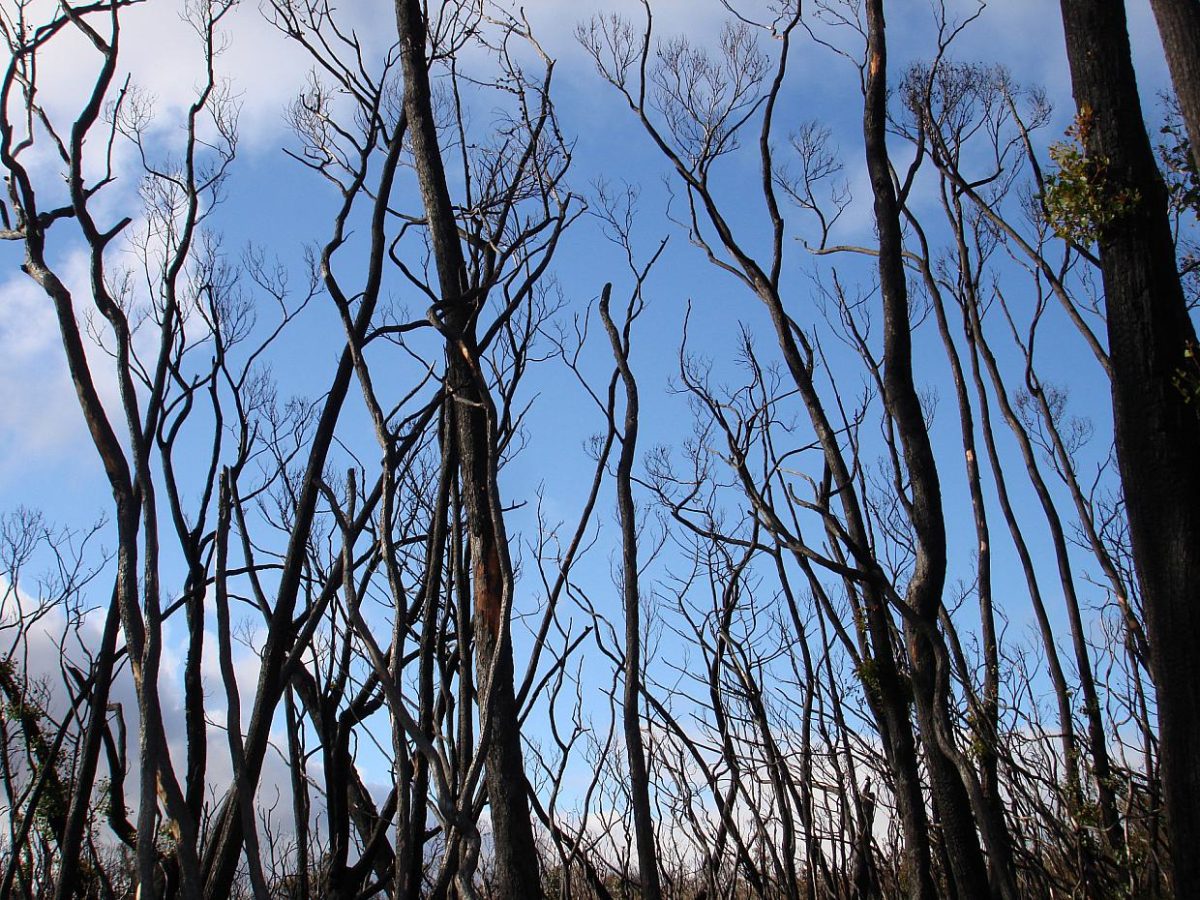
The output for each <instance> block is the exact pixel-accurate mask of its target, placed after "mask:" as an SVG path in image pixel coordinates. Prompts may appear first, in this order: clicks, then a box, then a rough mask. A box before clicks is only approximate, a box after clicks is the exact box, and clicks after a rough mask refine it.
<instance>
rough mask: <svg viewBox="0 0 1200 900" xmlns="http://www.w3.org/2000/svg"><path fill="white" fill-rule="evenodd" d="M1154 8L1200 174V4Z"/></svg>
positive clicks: (1176, 2)
mask: <svg viewBox="0 0 1200 900" xmlns="http://www.w3.org/2000/svg"><path fill="white" fill-rule="evenodd" d="M1150 7H1151V9H1153V10H1154V19H1155V21H1157V22H1158V35H1159V37H1160V38H1162V45H1163V51H1164V52H1165V53H1166V56H1167V66H1168V67H1169V68H1170V70H1171V81H1172V82H1173V83H1174V85H1175V96H1176V97H1178V98H1179V108H1180V110H1181V111H1182V112H1183V121H1184V123H1185V124H1186V125H1187V134H1188V142H1189V143H1190V144H1191V145H1192V159H1193V161H1194V162H1195V164H1196V169H1197V170H1200V2H1197V0H1150Z"/></svg>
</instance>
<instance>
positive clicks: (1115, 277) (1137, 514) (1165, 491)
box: [1062, 0, 1200, 897]
mask: <svg viewBox="0 0 1200 900" xmlns="http://www.w3.org/2000/svg"><path fill="white" fill-rule="evenodd" d="M1193 5H1194V4H1193ZM1062 16H1063V24H1064V27H1065V32H1066V43H1067V58H1068V60H1069V62H1070V65H1071V79H1072V83H1073V86H1074V93H1075V102H1076V104H1077V106H1078V107H1079V109H1080V110H1081V111H1083V112H1084V113H1085V114H1086V115H1087V116H1088V118H1089V124H1088V128H1087V129H1086V132H1087V134H1086V138H1087V147H1086V149H1087V152H1088V154H1089V155H1090V156H1092V157H1093V159H1094V160H1096V161H1097V162H1098V163H1099V168H1100V170H1101V172H1102V179H1101V180H1102V183H1101V184H1099V185H1097V186H1096V189H1097V190H1100V191H1104V192H1113V191H1117V190H1122V191H1124V192H1125V193H1126V196H1127V197H1130V196H1131V197H1133V200H1132V201H1130V202H1127V203H1125V204H1123V206H1122V208H1121V209H1120V210H1113V211H1112V212H1113V213H1114V216H1115V220H1114V221H1112V222H1110V223H1107V224H1105V226H1104V227H1102V228H1101V233H1100V238H1099V244H1100V260H1101V266H1102V270H1103V274H1104V292H1105V302H1106V306H1107V313H1108V340H1109V352H1110V353H1111V355H1112V366H1113V379H1112V394H1113V418H1114V424H1115V432H1116V448H1117V460H1118V462H1119V464H1120V469H1121V481H1122V485H1123V488H1124V496H1125V505H1126V510H1127V513H1128V516H1129V531H1130V538H1131V541H1132V545H1133V558H1134V564H1135V566H1136V569H1137V575H1138V582H1139V584H1140V585H1141V590H1142V604H1143V608H1144V610H1145V615H1146V630H1147V633H1148V636H1149V643H1150V656H1151V667H1152V669H1153V673H1154V679H1155V683H1156V685H1157V688H1158V704H1159V706H1158V714H1159V728H1160V732H1161V747H1162V771H1163V792H1164V798H1165V801H1166V809H1167V820H1168V830H1169V836H1170V841H1171V859H1172V863H1173V867H1174V870H1173V872H1172V880H1173V882H1174V887H1175V892H1176V894H1177V895H1178V896H1181V897H1182V896H1188V895H1190V893H1191V892H1192V891H1193V890H1195V886H1196V885H1197V884H1200V855H1198V854H1197V853H1196V847H1197V846H1200V673H1198V671H1197V666H1196V649H1197V647H1200V603H1198V602H1197V601H1198V600H1200V597H1198V596H1197V595H1198V593H1200V464H1198V462H1197V461H1198V460H1200V416H1198V415H1197V411H1196V410H1195V409H1194V408H1193V407H1192V406H1189V405H1188V404H1187V403H1186V402H1185V399H1184V396H1183V394H1182V393H1181V392H1180V391H1179V390H1178V389H1177V387H1176V386H1175V385H1174V384H1173V383H1172V380H1173V378H1174V377H1175V375H1176V374H1177V372H1178V371H1179V369H1180V368H1181V367H1182V365H1183V363H1184V352H1185V347H1186V346H1187V344H1188V342H1190V341H1194V340H1195V329H1194V327H1193V325H1192V321H1191V319H1190V317H1189V315H1188V312H1187V307H1186V304H1185V301H1184V295H1183V292H1182V289H1181V287H1180V282H1179V275H1178V269H1177V268H1176V260H1175V249H1174V245H1173V242H1172V237H1171V229H1170V225H1169V222H1168V218H1167V207H1166V193H1165V190H1164V188H1163V185H1162V182H1161V179H1160V178H1159V175H1158V170H1157V168H1156V166H1155V160H1154V152H1153V150H1152V149H1151V146H1150V141H1149V138H1148V136H1147V134H1146V128H1145V124H1144V122H1143V119H1142V110H1141V104H1140V101H1139V98H1138V92H1137V82H1136V80H1135V77H1134V70H1133V63H1132V60H1131V57H1130V49H1129V35H1128V32H1127V29H1126V21H1125V9H1124V6H1123V4H1120V3H1112V2H1107V0H1062ZM1192 62H1193V63H1194V62H1195V60H1194V59H1193V60H1192ZM1193 149H1194V148H1193Z"/></svg>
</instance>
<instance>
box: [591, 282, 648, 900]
mask: <svg viewBox="0 0 1200 900" xmlns="http://www.w3.org/2000/svg"><path fill="white" fill-rule="evenodd" d="M611 294H612V285H611V284H606V285H605V286H604V291H603V293H602V294H601V296H600V317H601V319H602V320H603V321H604V328H605V331H607V332H608V338H609V343H611V344H612V350H613V356H614V357H615V359H616V361H617V369H618V371H619V372H620V374H621V383H622V385H623V386H624V388H625V422H624V428H623V429H622V431H621V435H620V439H621V455H620V458H619V459H618V461H617V515H618V518H619V519H620V522H621V593H622V596H623V597H624V600H625V692H624V695H623V697H622V700H621V720H622V724H623V726H624V734H625V755H626V759H627V762H628V765H629V794H630V799H631V803H630V805H631V806H632V807H633V830H634V835H635V837H636V841H637V851H638V875H639V877H640V880H641V896H642V898H643V900H659V898H660V897H661V896H662V888H661V886H660V885H659V880H658V852H657V850H656V849H655V845H654V819H653V817H652V813H651V810H650V776H649V773H648V772H647V770H646V748H645V746H644V744H643V742H642V717H641V715H640V713H639V710H640V709H641V702H642V701H641V694H642V691H641V687H642V636H641V628H642V619H641V592H640V591H639V589H638V552H637V550H638V546H637V543H638V541H637V520H636V509H635V507H634V504H633V487H632V482H633V461H634V458H635V455H636V453H637V435H638V409H639V407H638V389H637V381H636V380H635V379H634V377H633V371H632V370H631V369H630V368H629V320H628V319H627V320H626V328H625V331H624V334H621V333H620V332H618V331H617V326H616V324H615V323H614V322H613V320H612V317H611V316H610V315H609V299H610V296H611ZM610 427H613V428H615V427H616V423H615V422H614V423H613V424H612V425H611V426H610Z"/></svg>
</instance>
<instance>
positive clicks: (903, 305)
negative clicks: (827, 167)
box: [863, 0, 1011, 897]
mask: <svg viewBox="0 0 1200 900" xmlns="http://www.w3.org/2000/svg"><path fill="white" fill-rule="evenodd" d="M866 17H867V80H866V98H865V105H864V109H863V140H864V144H865V149H866V156H867V170H868V172H869V174H870V177H871V188H872V191H873V194H874V200H875V222H876V227H877V229H878V232H879V285H880V293H881V294H882V297H883V317H884V325H883V342H884V349H883V366H884V373H883V382H884V403H885V404H886V407H887V413H888V415H889V416H890V417H891V419H892V421H893V422H895V424H896V429H897V432H898V434H899V438H900V444H901V448H902V451H903V455H904V465H905V468H906V469H907V471H908V477H909V480H910V502H909V510H908V516H909V519H910V521H911V523H912V527H913V531H914V533H915V546H916V560H915V564H914V568H913V574H912V578H911V579H910V581H909V584H908V589H907V596H906V597H905V602H906V604H907V605H908V607H909V610H908V611H907V613H906V619H905V628H904V630H905V637H906V640H907V643H908V652H909V659H910V661H911V664H912V669H911V677H912V684H913V699H914V701H915V704H916V710H917V719H918V722H919V723H920V726H921V738H922V744H923V745H924V747H925V760H926V763H927V765H928V766H929V780H930V787H931V789H932V793H933V798H934V803H935V804H936V805H937V809H938V813H939V818H940V819H941V821H942V828H943V834H944V836H945V841H946V845H947V850H948V852H949V855H950V863H951V866H952V868H953V874H954V880H955V882H956V884H957V887H958V889H959V892H960V893H961V894H962V895H963V896H966V897H983V896H986V895H987V894H988V893H989V888H988V878H987V868H986V865H985V863H984V858H983V851H982V849H981V848H980V846H979V838H978V836H977V834H976V831H975V821H974V818H973V817H972V815H971V806H972V804H971V803H970V801H969V797H968V786H967V785H966V784H964V781H963V777H962V775H961V774H960V772H959V771H958V770H957V768H956V766H955V764H954V761H953V760H952V758H951V753H952V748H950V747H947V746H945V744H946V743H947V742H951V741H952V740H953V737H952V734H953V730H952V728H951V727H950V721H949V711H948V709H947V706H946V704H947V697H946V693H947V691H948V679H949V673H948V672H947V671H945V667H946V652H945V647H944V646H938V645H940V644H941V643H942V637H941V634H940V633H939V632H938V626H937V620H938V613H939V612H940V610H941V606H942V589H943V587H944V584H945V578H946V530H945V522H944V520H943V518H942V501H941V487H940V482H939V477H938V471H937V463H936V460H935V459H934V456H933V447H932V445H931V444H930V441H929V432H928V429H927V428H926V425H925V418H924V414H923V412H922V410H921V402H920V399H919V397H918V396H917V391H916V386H915V385H914V383H913V375H912V335H911V329H912V324H911V322H910V320H909V310H908V289H907V283H906V275H905V271H904V258H903V241H902V236H901V232H900V204H899V200H898V198H897V195H896V189H895V186H894V185H893V183H892V171H891V165H890V163H889V159H888V151H887V142H886V141H887V138H886V135H887V43H886V37H885V26H884V15H883V0H868V2H867V4H866ZM980 824H981V825H982V824H985V823H980ZM1007 874H1008V873H1000V875H1001V883H1003V882H1004V881H1005V880H1006V876H1007ZM1003 893H1005V894H1009V893H1011V892H1010V891H1007V890H1005V891H1004V892H1003Z"/></svg>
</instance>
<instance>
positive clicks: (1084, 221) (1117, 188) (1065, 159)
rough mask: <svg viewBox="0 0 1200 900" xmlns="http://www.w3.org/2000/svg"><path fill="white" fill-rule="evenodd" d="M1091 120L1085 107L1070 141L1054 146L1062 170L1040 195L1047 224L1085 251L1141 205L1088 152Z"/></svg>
mask: <svg viewBox="0 0 1200 900" xmlns="http://www.w3.org/2000/svg"><path fill="white" fill-rule="evenodd" d="M1092 116H1093V114H1092V111H1091V110H1090V109H1088V108H1087V107H1085V108H1083V109H1082V110H1080V112H1079V115H1077V116H1076V117H1075V122H1074V123H1073V124H1072V125H1071V127H1070V128H1068V129H1067V137H1068V138H1069V140H1066V141H1059V142H1057V143H1054V144H1052V145H1051V146H1050V158H1051V159H1052V160H1053V161H1054V163H1055V165H1056V166H1057V167H1058V171H1057V172H1055V173H1053V174H1051V175H1048V176H1047V177H1046V183H1045V192H1044V193H1043V195H1042V206H1043V209H1044V210H1045V214H1046V221H1047V222H1048V223H1049V225H1050V227H1051V228H1052V229H1053V230H1054V233H1055V234H1057V235H1058V236H1059V237H1061V238H1063V239H1064V240H1069V241H1074V242H1075V243H1077V244H1082V245H1084V246H1088V245H1090V244H1094V243H1095V242H1096V241H1097V240H1098V239H1099V238H1100V236H1101V235H1102V234H1103V233H1104V232H1105V231H1106V230H1107V229H1108V228H1109V227H1110V226H1111V225H1113V224H1114V223H1115V222H1117V221H1118V220H1120V219H1121V218H1122V217H1124V216H1125V215H1126V214H1127V213H1129V212H1130V211H1131V210H1132V209H1133V208H1134V206H1135V205H1136V204H1137V202H1138V200H1139V196H1138V192H1137V191H1136V190H1134V189H1133V188H1128V187H1124V186H1122V185H1119V184H1117V183H1116V182H1114V180H1113V179H1112V178H1111V177H1110V174H1109V168H1110V165H1109V160H1108V158H1107V157H1105V156H1101V155H1099V154H1095V153H1088V151H1087V143H1088V135H1089V133H1090V132H1091V128H1092Z"/></svg>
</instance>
